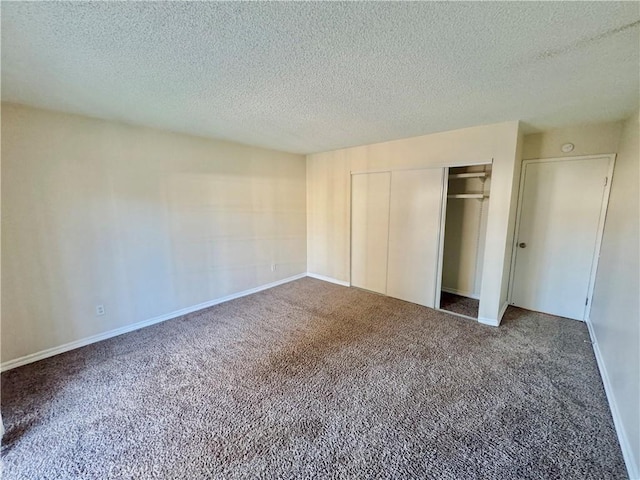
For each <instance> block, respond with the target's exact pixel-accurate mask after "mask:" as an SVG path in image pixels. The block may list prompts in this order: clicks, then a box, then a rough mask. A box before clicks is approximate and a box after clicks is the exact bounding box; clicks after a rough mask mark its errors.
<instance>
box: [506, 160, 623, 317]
mask: <svg viewBox="0 0 640 480" xmlns="http://www.w3.org/2000/svg"><path fill="white" fill-rule="evenodd" d="M612 162H613V158H612V157H611V156H607V157H598V158H586V159H556V160H550V161H531V162H526V161H525V162H524V163H523V175H522V178H523V183H522V187H521V188H522V192H521V197H520V213H519V222H518V231H517V232H516V239H517V240H516V254H515V270H514V277H513V288H512V297H511V303H513V304H514V305H516V306H518V307H522V308H526V309H529V310H536V311H540V312H545V313H551V314H553V315H559V316H562V317H568V318H573V319H576V320H583V319H584V315H585V307H586V303H587V298H588V295H589V291H590V284H591V278H592V275H593V274H594V271H593V269H594V268H595V261H596V249H597V247H598V246H599V241H600V236H601V225H602V220H603V219H602V216H603V215H604V213H603V212H604V208H603V206H605V205H606V199H607V197H608V188H606V187H605V183H608V179H607V176H608V175H609V171H610V167H611V163H612Z"/></svg>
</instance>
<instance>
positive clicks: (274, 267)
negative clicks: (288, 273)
mask: <svg viewBox="0 0 640 480" xmlns="http://www.w3.org/2000/svg"><path fill="white" fill-rule="evenodd" d="M277 269H278V264H277V263H272V264H271V271H272V272H275V271H276V270H277Z"/></svg>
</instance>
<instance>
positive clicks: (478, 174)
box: [449, 172, 487, 179]
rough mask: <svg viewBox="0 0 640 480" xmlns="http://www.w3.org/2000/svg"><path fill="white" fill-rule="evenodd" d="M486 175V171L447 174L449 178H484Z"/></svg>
mask: <svg viewBox="0 0 640 480" xmlns="http://www.w3.org/2000/svg"><path fill="white" fill-rule="evenodd" d="M486 176H487V172H471V173H452V174H450V175H449V178H451V179H455V178H485V177H486Z"/></svg>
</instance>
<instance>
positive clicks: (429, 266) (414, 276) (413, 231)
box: [387, 169, 444, 308]
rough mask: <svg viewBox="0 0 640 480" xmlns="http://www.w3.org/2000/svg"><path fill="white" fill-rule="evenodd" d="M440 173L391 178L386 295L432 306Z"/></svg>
mask: <svg viewBox="0 0 640 480" xmlns="http://www.w3.org/2000/svg"><path fill="white" fill-rule="evenodd" d="M443 175H444V170H443V169H425V170H407V171H398V172H393V173H392V175H391V202H390V225H389V265H388V273H387V295H389V296H391V297H396V298H400V299H402V300H407V301H409V302H413V303H417V304H420V305H424V306H426V307H432V308H433V307H434V306H435V295H436V291H435V290H436V283H437V278H436V277H437V270H438V255H439V249H438V246H439V243H438V242H439V236H440V216H441V209H442V185H443Z"/></svg>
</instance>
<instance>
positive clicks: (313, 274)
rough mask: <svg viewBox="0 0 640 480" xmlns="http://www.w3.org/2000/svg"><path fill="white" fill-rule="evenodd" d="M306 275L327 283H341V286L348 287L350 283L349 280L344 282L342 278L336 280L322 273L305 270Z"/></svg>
mask: <svg viewBox="0 0 640 480" xmlns="http://www.w3.org/2000/svg"><path fill="white" fill-rule="evenodd" d="M307 277H311V278H315V279H317V280H322V281H325V282H329V283H335V284H336V285H342V286H343V287H350V286H351V284H350V283H349V282H345V281H343V280H338V279H336V278H332V277H325V276H324V275H318V274H317V273H310V272H307Z"/></svg>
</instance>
